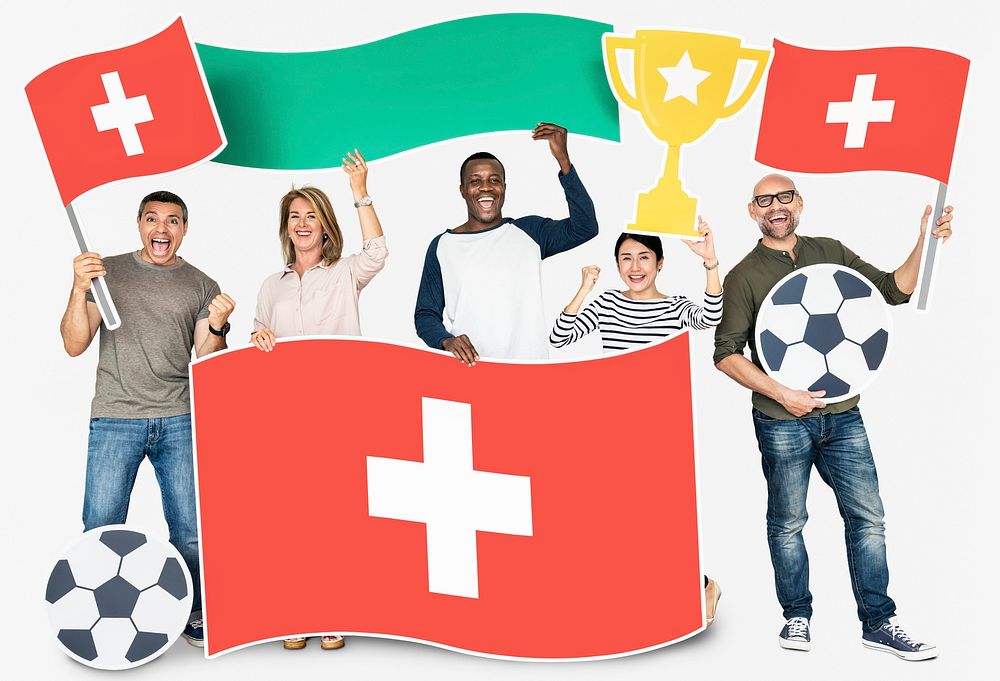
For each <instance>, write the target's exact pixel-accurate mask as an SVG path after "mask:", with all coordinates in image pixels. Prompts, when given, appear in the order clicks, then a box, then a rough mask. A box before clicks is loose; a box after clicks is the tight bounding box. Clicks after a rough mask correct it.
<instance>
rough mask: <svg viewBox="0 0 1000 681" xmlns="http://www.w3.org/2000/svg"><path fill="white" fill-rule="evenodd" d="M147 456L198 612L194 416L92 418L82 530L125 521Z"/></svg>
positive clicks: (198, 581) (199, 604)
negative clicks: (158, 486) (189, 581)
mask: <svg viewBox="0 0 1000 681" xmlns="http://www.w3.org/2000/svg"><path fill="white" fill-rule="evenodd" d="M147 456H148V457H149V462H150V463H151V464H153V471H154V472H155V473H156V481H157V482H158V483H159V485H160V497H161V498H162V501H163V516H164V518H165V519H166V521H167V528H168V529H169V530H170V543H171V544H173V545H174V547H175V548H176V549H177V550H178V551H179V552H180V554H181V556H182V557H183V558H184V562H185V563H186V564H187V567H188V570H189V571H190V572H191V580H192V582H193V584H194V602H193V603H192V606H191V609H192V612H198V611H200V610H201V572H200V570H199V568H198V517H197V512H196V507H195V491H194V460H193V454H192V448H191V415H190V414H182V415H181V416H171V417H168V418H160V419H108V418H96V419H90V438H89V441H88V443H87V484H86V489H85V491H84V496H83V531H84V532H86V531H88V530H92V529H94V528H95V527H101V526H103V525H117V524H120V523H124V522H125V518H126V516H127V515H128V504H129V497H131V496H132V487H133V485H134V484H135V475H136V473H137V472H138V470H139V464H141V463H142V460H143V459H144V458H145V457H147Z"/></svg>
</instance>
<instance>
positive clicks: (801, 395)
mask: <svg viewBox="0 0 1000 681" xmlns="http://www.w3.org/2000/svg"><path fill="white" fill-rule="evenodd" d="M715 368H716V369H718V370H719V371H721V372H722V373H724V374H725V375H726V376H729V378H731V379H733V380H734V381H736V382H737V383H739V384H740V385H742V386H743V387H744V388H750V390H753V391H754V392H757V393H760V394H761V395H765V396H767V397H770V398H771V399H772V400H774V401H775V402H777V403H778V404H780V405H781V406H782V407H784V408H785V411H787V412H788V413H789V414H791V415H792V416H805V415H806V414H808V413H809V412H811V411H812V410H813V409H822V408H823V407H825V406H826V403H825V402H822V401H821V400H819V399H818V398H820V397H823V396H824V395H826V391H825V390H817V391H813V392H810V391H808V390H791V389H790V388H787V387H785V386H783V385H781V384H780V383H778V382H777V381H776V380H774V379H773V378H771V377H770V376H768V375H767V374H765V373H764V372H763V371H761V370H760V369H758V368H757V366H756V365H755V364H754V363H753V362H751V361H750V360H748V359H747V358H746V357H744V356H743V355H729V356H727V357H725V358H723V359H722V360H720V361H719V362H717V363H716V365H715Z"/></svg>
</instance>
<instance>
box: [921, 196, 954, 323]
mask: <svg viewBox="0 0 1000 681" xmlns="http://www.w3.org/2000/svg"><path fill="white" fill-rule="evenodd" d="M947 193H948V185H946V184H945V183H944V182H940V183H939V184H938V193H937V201H935V203H934V212H933V213H932V214H931V217H932V218H933V219H932V220H931V222H930V224H929V225H927V234H926V235H925V237H924V260H923V263H922V264H921V267H920V281H919V283H918V284H917V310H918V311H920V312H926V311H927V304H928V302H929V301H930V295H931V274H932V273H933V272H934V262H935V260H936V258H937V249H938V241H939V239H935V238H934V237H933V236H931V231H932V230H933V229H934V228H935V227H936V226H937V221H938V220H940V219H941V216H942V215H944V200H945V196H946V195H947Z"/></svg>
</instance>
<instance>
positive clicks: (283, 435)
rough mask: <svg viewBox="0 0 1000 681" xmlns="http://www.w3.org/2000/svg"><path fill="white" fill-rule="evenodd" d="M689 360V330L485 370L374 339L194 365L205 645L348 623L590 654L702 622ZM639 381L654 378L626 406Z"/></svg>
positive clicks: (485, 650)
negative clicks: (626, 347) (582, 357)
mask: <svg viewBox="0 0 1000 681" xmlns="http://www.w3.org/2000/svg"><path fill="white" fill-rule="evenodd" d="M690 375H691V374H690V358H689V350H688V338H687V335H686V334H682V335H680V336H678V337H676V338H674V339H671V340H670V341H667V342H666V343H662V344H658V345H653V346H649V347H647V348H643V349H641V350H638V351H635V352H629V353H623V354H621V355H615V356H608V357H603V358H601V359H597V360H590V361H580V362H565V363H552V364H508V363H494V362H489V361H482V362H477V363H476V366H475V367H473V368H471V369H470V368H469V367H467V366H464V365H462V364H460V363H459V362H458V361H456V360H455V359H454V358H453V357H451V355H445V354H444V353H438V352H433V351H428V350H418V349H414V348H409V347H401V346H396V345H391V344H387V343H380V342H376V341H366V340H361V339H336V340H328V339H322V340H321V339H315V340H309V339H302V340H291V339H290V340H288V341H282V342H279V343H278V345H277V347H276V348H275V350H274V352H271V353H262V352H260V351H258V350H256V349H255V348H247V349H242V350H235V351H229V352H223V353H217V354H215V355H211V356H210V357H208V358H205V359H203V360H199V361H197V362H195V363H194V364H192V367H191V389H192V401H193V408H194V419H195V444H196V464H197V470H198V485H199V513H200V531H201V548H202V555H203V562H202V570H203V574H204V589H205V615H206V633H207V637H208V638H207V646H208V653H209V655H210V656H212V655H217V654H220V653H223V652H226V651H228V650H232V649H234V648H237V647H240V646H243V645H247V644H250V643H254V642H259V641H264V640H269V639H276V638H283V637H287V636H296V635H308V634H314V633H316V634H321V633H326V632H343V633H351V634H362V635H363V634H371V635H379V636H388V637H395V638H403V639H409V640H417V641H424V642H428V643H432V644H435V645H441V646H445V647H449V648H454V649H458V650H463V651H470V652H476V653H480V654H488V655H497V656H505V657H515V658H531V659H566V658H592V657H603V656H613V655H622V654H627V653H632V652H638V651H642V650H647V649H649V648H653V647H657V646H661V645H664V644H667V643H670V642H673V641H676V640H678V639H680V638H684V637H686V636H688V635H690V634H692V633H694V632H697V631H698V630H699V629H701V627H702V626H703V624H704V619H703V617H704V614H703V609H702V579H703V578H702V571H701V566H700V564H699V554H698V522H697V512H696V510H697V504H696V494H695V487H696V485H695V458H694V430H693V424H692V411H691V388H690ZM292 376H312V379H310V380H306V381H296V382H294V385H293V384H290V383H289V381H290V377H292ZM622 376H629V377H635V376H647V377H650V380H652V381H653V383H655V389H650V390H648V391H646V392H644V393H643V395H642V399H629V400H628V401H627V403H626V402H623V401H622V400H621V398H622V395H617V394H615V393H614V392H613V390H609V389H613V387H614V386H616V385H619V384H620V383H621V377H622ZM633 386H634V382H633V381H632V380H631V379H630V380H629V388H628V389H627V392H628V396H629V397H630V398H633V397H634V391H633Z"/></svg>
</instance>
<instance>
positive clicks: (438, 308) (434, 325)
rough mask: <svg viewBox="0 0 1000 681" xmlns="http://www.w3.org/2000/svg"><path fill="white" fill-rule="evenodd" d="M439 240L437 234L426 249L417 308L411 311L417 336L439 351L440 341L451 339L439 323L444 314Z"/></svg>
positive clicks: (418, 290) (439, 236)
mask: <svg viewBox="0 0 1000 681" xmlns="http://www.w3.org/2000/svg"><path fill="white" fill-rule="evenodd" d="M440 240H441V235H440V234H438V235H437V236H436V237H434V240H433V241H431V245H430V246H428V247H427V256H426V257H425V258H424V271H423V273H422V274H421V275H420V288H419V289H417V307H416V309H415V310H414V311H413V325H414V326H415V327H416V329H417V335H418V336H420V339H421V340H423V341H424V342H425V343H427V345H428V346H430V347H432V348H434V349H435V350H440V349H441V341H443V340H445V339H446V338H453V336H452V334H450V333H448V330H447V329H445V328H444V322H442V321H441V315H442V313H443V312H444V282H443V281H442V280H441V263H440V262H438V258H437V247H438V241H440Z"/></svg>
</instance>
